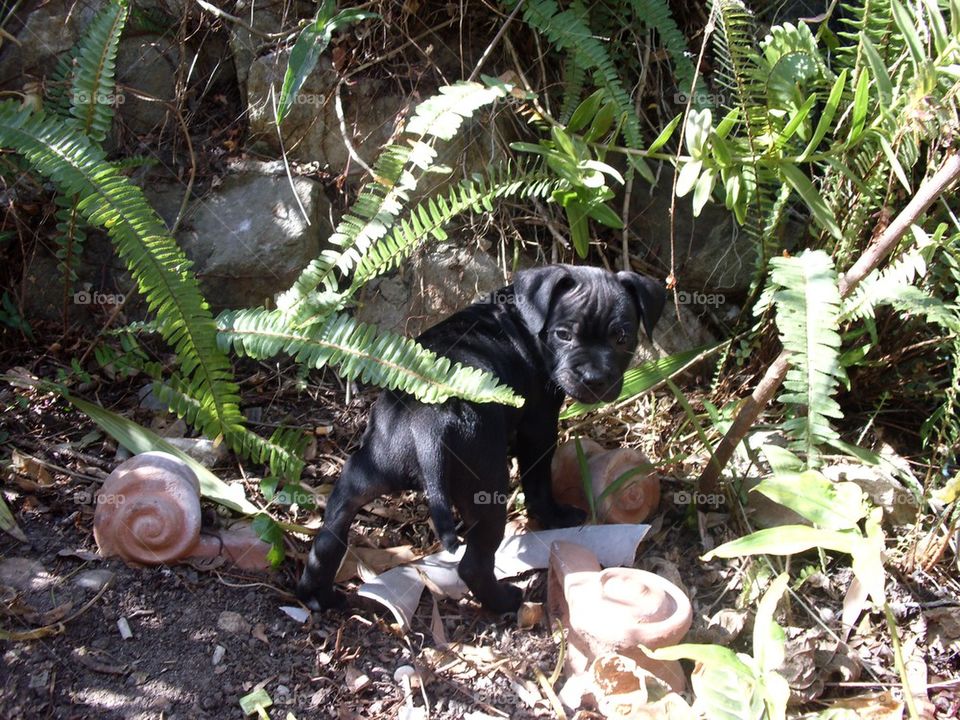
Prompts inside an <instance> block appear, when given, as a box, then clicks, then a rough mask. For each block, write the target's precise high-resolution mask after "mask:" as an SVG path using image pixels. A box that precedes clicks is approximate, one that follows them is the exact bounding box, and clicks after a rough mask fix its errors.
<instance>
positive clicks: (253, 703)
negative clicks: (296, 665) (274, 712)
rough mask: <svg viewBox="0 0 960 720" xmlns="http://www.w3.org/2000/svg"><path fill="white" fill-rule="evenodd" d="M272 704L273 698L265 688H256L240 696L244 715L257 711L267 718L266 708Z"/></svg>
mask: <svg viewBox="0 0 960 720" xmlns="http://www.w3.org/2000/svg"><path fill="white" fill-rule="evenodd" d="M271 705H273V700H272V699H271V698H270V695H269V693H267V691H266V690H264V689H263V688H260V689H259V690H254V691H253V692H251V693H248V694H246V695H244V696H243V697H242V698H240V709H241V710H242V711H243V714H244V715H253V713H257V714H258V715H259V716H260V717H262V718H265V717H267V712H266V709H267V708H268V707H270V706H271Z"/></svg>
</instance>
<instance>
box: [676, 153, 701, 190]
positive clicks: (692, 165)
mask: <svg viewBox="0 0 960 720" xmlns="http://www.w3.org/2000/svg"><path fill="white" fill-rule="evenodd" d="M702 167H703V160H690V161H688V162H686V163H684V165H683V167H682V168H680V175H679V176H678V177H677V197H683V196H684V195H686V194H687V193H689V192H690V191H691V190H693V188H694V186H695V185H696V184H697V178H699V177H700V169H701V168H702Z"/></svg>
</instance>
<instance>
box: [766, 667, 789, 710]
mask: <svg viewBox="0 0 960 720" xmlns="http://www.w3.org/2000/svg"><path fill="white" fill-rule="evenodd" d="M760 695H761V696H762V697H763V699H764V702H765V703H766V706H767V718H768V720H785V718H786V717H787V703H789V702H790V683H788V682H787V680H786V678H784V677H783V676H782V675H781V674H780V673H777V672H773V671H770V672H765V673H763V675H761V676H760Z"/></svg>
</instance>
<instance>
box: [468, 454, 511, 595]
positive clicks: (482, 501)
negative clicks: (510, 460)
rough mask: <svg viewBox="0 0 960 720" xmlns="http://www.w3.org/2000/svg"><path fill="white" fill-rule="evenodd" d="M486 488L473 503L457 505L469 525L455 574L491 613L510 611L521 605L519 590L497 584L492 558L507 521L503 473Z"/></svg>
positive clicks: (505, 480)
mask: <svg viewBox="0 0 960 720" xmlns="http://www.w3.org/2000/svg"><path fill="white" fill-rule="evenodd" d="M486 486H487V487H492V488H494V490H493V492H478V493H477V494H476V495H475V496H474V497H473V499H472V500H473V502H472V503H470V501H469V500H468V501H467V503H469V504H467V505H463V504H461V505H459V507H460V512H461V514H462V515H463V518H464V521H465V522H466V523H468V528H467V531H466V533H465V539H466V543H467V549H466V551H465V552H464V554H463V559H462V560H461V561H460V567H459V569H458V572H459V574H460V577H461V578H462V579H463V581H464V582H465V583H466V584H467V587H469V588H470V591H471V592H472V593H473V596H474V597H475V598H476V599H477V600H478V601H479V602H480V604H481V605H483V607H485V608H486V609H487V610H490V611H491V612H495V613H505V612H513V611H514V610H516V609H517V608H519V607H520V603H521V602H523V592H521V590H520V588H518V587H515V586H513V585H510V584H509V583H506V582H500V581H499V580H497V578H496V575H494V572H493V569H494V555H495V553H496V552H497V548H499V547H500V543H501V541H502V540H503V529H504V526H505V525H506V521H507V505H506V497H507V495H506V491H507V486H508V477H507V474H506V470H505V469H504V471H503V477H502V478H501V479H500V480H499V481H498V482H493V483H491V484H490V485H486Z"/></svg>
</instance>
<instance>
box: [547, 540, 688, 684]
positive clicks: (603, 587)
mask: <svg viewBox="0 0 960 720" xmlns="http://www.w3.org/2000/svg"><path fill="white" fill-rule="evenodd" d="M547 607H548V610H549V612H550V616H551V618H553V619H559V620H560V621H561V622H562V623H563V625H564V627H566V628H567V629H568V637H567V642H568V648H569V652H568V654H567V666H566V670H567V674H568V675H572V674H576V673H582V672H584V671H585V670H586V669H587V668H588V667H590V665H591V663H592V662H593V661H594V660H595V659H596V658H598V657H600V656H603V655H608V654H610V653H616V654H618V655H623V656H625V657H628V658H630V659H631V660H632V661H633V662H635V663H636V665H637V666H639V667H641V668H643V669H645V670H647V671H648V672H650V673H651V674H653V675H655V676H656V677H658V678H660V679H661V680H663V681H664V682H666V683H667V684H668V685H669V686H670V687H671V688H672V689H673V690H674V691H675V692H681V691H682V690H683V689H684V687H686V678H685V676H684V673H683V670H682V668H681V667H680V665H679V663H677V662H674V661H663V660H655V659H653V658H651V657H648V656H647V655H646V654H645V653H644V652H643V650H642V649H641V646H644V647H647V648H650V649H656V648H659V647H667V646H670V645H676V644H677V643H678V642H680V641H681V640H682V639H683V636H684V635H686V633H687V631H688V630H689V629H690V624H691V622H692V620H693V610H692V608H691V606H690V601H689V600H688V599H687V596H686V595H684V594H683V592H682V591H681V590H680V589H679V588H677V587H676V586H675V585H674V584H673V583H671V582H669V581H668V580H665V579H664V578H662V577H660V576H659V575H655V574H653V573H649V572H646V571H643V570H636V569H634V568H622V567H611V568H607V569H605V570H604V569H602V568H601V567H600V563H599V562H598V561H597V558H596V556H595V555H594V554H593V553H592V552H590V551H589V550H588V549H586V548H584V547H582V546H580V545H576V544H574V543H569V542H554V543H553V544H552V545H551V547H550V571H549V577H548V580H547Z"/></svg>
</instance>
